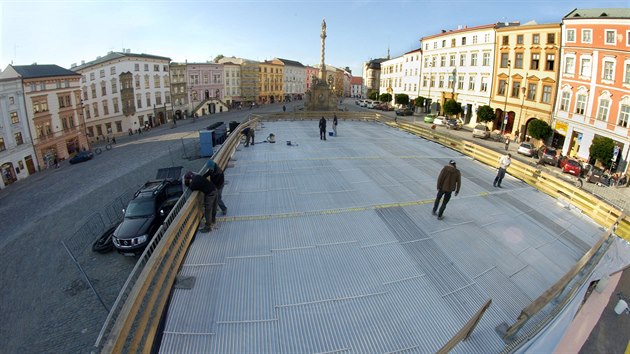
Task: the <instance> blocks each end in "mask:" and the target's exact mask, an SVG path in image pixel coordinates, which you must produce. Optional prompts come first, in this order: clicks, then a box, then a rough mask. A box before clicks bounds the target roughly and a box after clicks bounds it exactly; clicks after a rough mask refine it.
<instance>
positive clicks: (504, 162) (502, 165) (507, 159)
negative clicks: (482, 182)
mask: <svg viewBox="0 0 630 354" xmlns="http://www.w3.org/2000/svg"><path fill="white" fill-rule="evenodd" d="M510 164H512V154H507V155H503V156H501V158H500V159H499V172H498V173H497V176H496V177H495V178H494V183H492V185H493V186H494V187H499V188H501V181H503V177H505V170H507V168H508V166H510Z"/></svg>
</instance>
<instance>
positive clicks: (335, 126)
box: [333, 114, 337, 136]
mask: <svg viewBox="0 0 630 354" xmlns="http://www.w3.org/2000/svg"><path fill="white" fill-rule="evenodd" d="M333 131H334V132H335V136H337V114H333Z"/></svg>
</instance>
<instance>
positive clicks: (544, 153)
mask: <svg viewBox="0 0 630 354" xmlns="http://www.w3.org/2000/svg"><path fill="white" fill-rule="evenodd" d="M538 158H540V162H541V163H546V164H548V165H552V166H558V152H557V151H556V149H555V148H553V147H551V146H543V147H542V148H541V149H540V150H538Z"/></svg>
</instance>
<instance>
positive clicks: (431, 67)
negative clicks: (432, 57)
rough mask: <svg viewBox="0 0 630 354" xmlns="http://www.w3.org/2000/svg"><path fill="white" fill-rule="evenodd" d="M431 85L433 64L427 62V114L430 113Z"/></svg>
mask: <svg viewBox="0 0 630 354" xmlns="http://www.w3.org/2000/svg"><path fill="white" fill-rule="evenodd" d="M431 85H433V62H429V94H428V95H427V96H429V97H427V113H431Z"/></svg>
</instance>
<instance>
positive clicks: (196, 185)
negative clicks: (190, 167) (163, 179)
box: [184, 171, 217, 233]
mask: <svg viewBox="0 0 630 354" xmlns="http://www.w3.org/2000/svg"><path fill="white" fill-rule="evenodd" d="M184 184H185V185H186V187H188V188H190V190H193V191H201V192H203V195H204V199H203V211H204V218H205V219H206V225H205V227H203V228H201V229H199V232H202V233H205V232H210V231H212V224H214V223H215V221H216V217H217V188H216V187H215V186H214V184H212V182H210V181H208V179H207V178H206V177H204V176H202V175H197V174H194V173H193V172H192V171H188V172H186V174H185V175H184Z"/></svg>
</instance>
